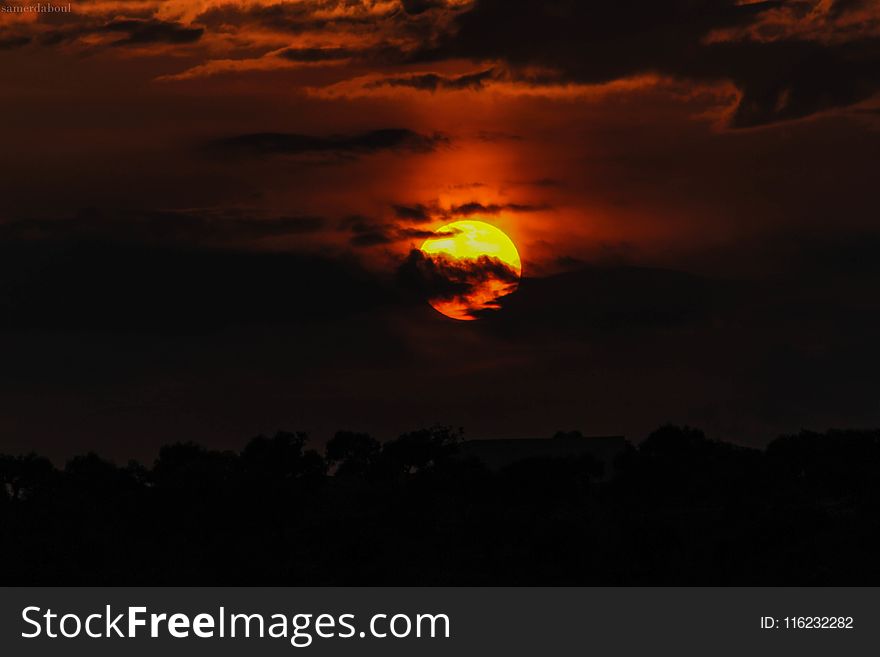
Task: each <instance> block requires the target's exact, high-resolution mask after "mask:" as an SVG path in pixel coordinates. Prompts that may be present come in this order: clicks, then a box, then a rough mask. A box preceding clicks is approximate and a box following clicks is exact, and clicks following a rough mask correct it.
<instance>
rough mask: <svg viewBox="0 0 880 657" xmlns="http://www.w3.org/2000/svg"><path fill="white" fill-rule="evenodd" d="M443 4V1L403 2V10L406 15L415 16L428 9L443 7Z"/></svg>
mask: <svg viewBox="0 0 880 657" xmlns="http://www.w3.org/2000/svg"><path fill="white" fill-rule="evenodd" d="M445 4H446V3H445V2H443V0H403V10H404V11H405V12H406V13H407V14H411V15H413V16H417V15H419V14H423V13H425V12H426V11H428V10H429V9H434V8H437V7H443V6H444V5H445Z"/></svg>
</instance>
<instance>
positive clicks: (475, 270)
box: [421, 220, 522, 320]
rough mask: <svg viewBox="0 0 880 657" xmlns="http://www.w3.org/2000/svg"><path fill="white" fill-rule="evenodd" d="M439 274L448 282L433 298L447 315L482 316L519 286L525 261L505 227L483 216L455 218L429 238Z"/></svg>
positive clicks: (426, 249)
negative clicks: (489, 221)
mask: <svg viewBox="0 0 880 657" xmlns="http://www.w3.org/2000/svg"><path fill="white" fill-rule="evenodd" d="M421 251H422V253H423V254H424V255H425V256H427V257H428V258H429V259H430V261H431V264H432V265H433V267H434V269H435V270H436V273H437V277H438V278H440V279H442V280H443V281H444V283H445V286H444V289H443V290H440V291H438V292H437V293H436V294H435V295H434V296H432V297H431V298H430V299H429V301H430V303H431V305H432V306H433V307H434V308H435V309H436V310H437V311H439V312H441V313H443V314H444V315H446V316H447V317H451V318H453V319H459V320H473V319H478V316H479V314H480V312H481V311H486V310H498V309H499V308H500V304H499V300H500V299H501V298H502V297H504V296H507V295H508V294H511V293H513V292H514V291H516V288H517V287H518V285H519V279H520V277H521V276H522V261H521V260H520V257H519V252H518V251H517V250H516V245H515V244H514V243H513V240H511V239H510V238H509V237H508V236H507V235H506V234H505V233H504V232H503V231H502V230H501V229H499V228H497V227H495V226H493V225H492V224H488V223H486V222H484V221H471V220H467V221H454V222H452V223H449V224H446V225H444V226H441V227H440V228H438V229H437V230H436V231H435V232H434V235H433V236H431V237H429V238H428V239H426V240H425V241H424V243H423V244H422V246H421Z"/></svg>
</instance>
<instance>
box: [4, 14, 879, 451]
mask: <svg viewBox="0 0 880 657" xmlns="http://www.w3.org/2000/svg"><path fill="white" fill-rule="evenodd" d="M12 4H14V3H12ZM7 6H12V5H11V4H7ZM0 60H2V66H0V120H2V125H3V132H2V134H3V137H2V146H3V149H2V152H3V157H2V160H0V241H2V251H3V254H2V255H3V260H2V264H0V274H2V279H0V329H2V336H0V337H2V342H0V343H2V345H3V347H2V349H3V354H4V358H3V361H4V366H3V367H2V368H0V449H5V450H21V449H31V448H33V449H37V450H38V451H43V452H47V453H51V454H53V455H59V456H60V455H66V454H69V453H71V452H75V451H80V450H83V449H87V448H93V449H97V450H99V451H102V452H104V453H108V454H112V455H116V456H119V457H124V456H128V455H137V456H139V457H144V456H151V455H152V454H153V452H154V450H155V448H156V446H158V445H159V444H162V443H165V442H168V441H171V440H178V439H195V440H199V441H202V442H205V443H209V444H212V445H221V446H235V445H238V444H239V443H240V442H241V441H242V440H244V439H246V438H248V437H250V436H251V435H253V434H255V433H258V432H260V431H264V432H267V431H274V430H276V429H279V428H286V429H303V430H308V431H312V432H313V433H314V434H315V436H316V437H317V438H318V439H321V438H323V437H326V435H328V433H330V432H331V431H332V430H335V429H337V428H345V427H347V428H354V429H365V430H369V431H373V432H375V433H377V434H378V435H380V436H381V437H386V436H391V435H394V434H395V433H397V432H399V431H402V430H405V429H409V428H413V427H417V426H423V425H426V424H433V423H436V422H442V423H451V424H455V425H463V426H464V427H465V429H466V432H467V434H468V435H470V436H472V437H478V436H479V437H483V436H527V435H528V436H538V435H548V434H550V433H552V432H553V431H555V430H556V429H558V428H580V429H582V430H584V431H585V432H588V433H625V434H627V435H628V436H630V437H632V438H635V439H638V438H640V437H641V436H643V435H644V434H645V433H646V432H647V431H648V430H650V429H652V428H653V427H655V426H656V425H658V424H660V423H662V422H665V421H674V422H681V423H684V422H690V423H692V424H697V425H699V426H701V427H704V428H705V429H707V431H708V432H709V433H711V434H712V435H714V436H716V437H719V438H727V439H732V440H738V441H741V442H747V443H751V444H760V443H762V442H765V441H766V440H768V439H769V438H771V437H773V436H774V435H775V434H776V433H778V432H781V431H788V430H797V429H799V428H801V427H809V428H816V429H822V428H825V427H827V426H866V425H869V426H876V425H878V424H880V407H878V404H877V403H876V399H877V398H878V394H880V384H878V382H877V381H876V377H875V376H874V372H876V368H877V365H878V364H880V362H878V361H880V358H878V353H877V349H876V346H875V343H876V339H875V335H876V329H877V328H878V327H880V314H878V312H877V302H876V296H877V294H876V284H877V283H878V282H880V266H878V264H877V263H878V260H877V257H878V255H880V250H878V247H880V241H878V234H877V230H878V229H877V222H878V212H877V205H878V204H877V200H876V198H877V182H878V173H877V171H878V170H877V156H878V153H880V149H878V146H880V131H878V128H880V99H878V98H877V92H878V90H880V8H878V5H877V3H874V2H869V1H864V2H860V1H858V0H846V1H841V0H837V1H834V2H832V1H829V0H826V1H821V2H763V3H744V2H728V1H723V0H669V1H667V0H654V1H651V2H648V1H647V0H622V1H619V2H602V3H600V2H591V1H581V2H577V1H575V0H557V1H552V0H551V1H546V2H538V1H531V2H526V1H525V0H475V1H465V0H462V1H455V2H443V1H442V0H437V1H432V0H408V1H405V2H398V1H396V0H395V1H389V2H366V1H336V0H316V1H305V2H286V3H273V2H271V1H269V2H242V3H224V2H214V1H204V2H190V1H187V0H174V1H170V2H153V1H151V0H131V1H120V2H116V1H106V0H94V1H89V2H75V3H73V4H72V5H71V12H70V13H63V14H51V15H49V14H39V15H38V14H33V13H28V14H15V13H10V12H9V11H7V12H3V13H0ZM462 217H472V218H480V219H482V220H485V221H489V222H491V223H494V224H496V225H498V226H499V227H501V228H502V229H503V230H504V231H505V232H507V233H508V234H509V235H510V236H511V237H512V238H513V240H514V241H515V242H516V244H517V246H518V248H519V251H520V254H521V255H522V258H523V265H524V275H525V276H526V279H525V280H524V282H523V284H522V286H521V290H520V291H519V292H518V293H517V294H516V295H514V296H512V297H511V298H510V301H509V303H508V304H506V305H507V307H506V308H505V309H503V310H502V311H500V312H498V313H496V314H495V316H493V317H491V318H488V319H486V320H483V321H480V322H471V323H468V324H467V325H464V324H462V323H457V322H454V321H452V320H447V319H446V318H444V317H442V316H440V315H438V314H437V313H435V312H434V311H433V310H432V309H431V308H430V307H429V306H428V305H427V304H426V303H424V300H423V299H420V298H418V294H416V293H415V292H414V291H413V287H412V285H410V284H409V283H411V281H407V280H406V278H407V277H406V272H407V270H406V268H405V267H402V263H404V262H405V259H406V258H407V255H408V253H409V251H410V250H411V249H412V248H413V247H414V246H417V245H418V244H420V243H421V240H422V239H423V236H424V235H425V234H426V232H429V231H431V230H433V229H434V228H436V227H438V226H440V225H442V224H443V223H446V222H448V221H450V220H451V219H454V218H462Z"/></svg>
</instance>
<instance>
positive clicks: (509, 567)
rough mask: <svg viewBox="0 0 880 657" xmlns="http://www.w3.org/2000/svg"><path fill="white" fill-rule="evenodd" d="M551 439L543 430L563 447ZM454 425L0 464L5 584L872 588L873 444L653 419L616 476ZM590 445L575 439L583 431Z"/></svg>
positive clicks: (877, 504) (877, 454)
mask: <svg viewBox="0 0 880 657" xmlns="http://www.w3.org/2000/svg"><path fill="white" fill-rule="evenodd" d="M577 436H579V434H577V432H559V435H558V437H560V438H566V437H577ZM460 440H461V434H460V432H459V431H455V430H452V429H449V428H443V427H440V428H435V429H430V430H421V431H414V432H411V433H408V434H405V435H403V436H401V437H400V438H398V439H397V440H393V441H389V442H386V443H384V444H380V443H379V442H378V441H377V440H375V439H374V438H372V437H371V436H369V435H366V434H359V433H352V432H340V433H338V434H337V435H336V436H335V437H334V438H333V439H332V440H330V441H329V442H328V444H327V446H326V453H325V455H321V454H319V453H317V452H316V451H313V450H309V449H307V447H306V446H307V437H306V436H305V435H304V434H301V433H278V434H277V435H275V436H274V437H265V436H259V437H257V438H254V439H253V440H251V441H250V442H249V443H248V444H247V445H246V446H245V447H244V449H243V450H241V452H239V453H234V452H219V451H214V450H209V449H205V448H204V447H201V446H198V445H195V444H192V443H187V444H175V445H169V446H166V447H164V448H163V449H162V450H161V452H160V454H159V457H158V459H157V460H156V462H155V463H154V465H153V467H152V468H145V467H143V466H141V465H139V464H137V463H129V464H128V465H126V466H124V467H119V466H117V465H114V464H112V463H110V462H107V461H105V460H103V459H101V458H100V457H98V456H96V455H95V454H87V455H85V456H79V457H76V458H74V459H72V460H71V461H70V462H68V463H67V464H66V466H65V467H64V468H63V469H60V470H59V469H56V468H55V467H54V466H53V465H52V464H51V463H50V462H49V461H48V460H46V459H42V458H40V457H37V456H35V455H28V456H2V457H0V534H2V536H3V537H4V540H3V541H2V542H0V557H2V558H0V581H2V583H3V584H5V585H12V584H25V585H37V584H95V585H97V584H115V585H133V584H149V585H158V584H226V585H236V584H251V585H257V584H265V585H272V584H291V585H300V584H310V585H334V584H389V585H390V584H427V585H438V584H502V585H513V584H608V585H628V584H680V585H684V584H702V585H710V584H716V585H719V584H720V585H723V584H728V585H729V584H742V585H748V584H800V585H807V584H838V585H847V584H849V585H853V584H876V583H878V582H880V565H878V562H877V560H876V556H875V555H876V554H877V552H878V548H880V513H878V511H880V432H878V431H829V432H827V433H825V434H816V433H808V432H803V433H801V434H798V435H792V436H783V437H781V438H779V439H777V440H776V441H774V442H773V443H771V444H770V445H769V446H768V448H767V449H766V450H764V451H758V450H753V449H747V448H743V447H738V446H735V445H731V444H728V443H724V442H719V441H714V440H710V439H708V438H706V437H705V436H704V435H703V433H702V432H701V431H698V430H696V429H691V428H688V427H674V426H665V427H662V428H660V429H658V430H657V431H655V432H654V433H652V434H651V435H650V436H649V437H648V438H647V439H646V440H644V441H643V442H642V443H641V444H640V445H639V446H638V447H634V446H632V445H629V446H628V447H627V449H626V450H625V451H624V452H623V453H622V454H621V455H620V456H619V457H618V459H617V461H616V463H615V466H614V471H613V472H612V473H607V472H604V473H603V468H602V467H601V465H600V464H599V463H597V462H596V461H595V460H593V459H592V458H589V457H579V458H566V459H561V458H554V459H550V458H547V459H530V460H523V461H519V462H516V463H514V464H513V465H511V466H509V467H507V468H505V469H503V470H501V471H498V472H492V471H489V470H487V469H486V468H484V467H483V466H482V465H481V464H480V463H478V462H476V461H472V460H467V459H465V458H462V457H460V456H459V455H458V454H457V446H458V444H459V442H460ZM585 440H589V439H585Z"/></svg>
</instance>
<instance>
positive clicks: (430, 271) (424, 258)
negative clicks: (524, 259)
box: [397, 249, 519, 302]
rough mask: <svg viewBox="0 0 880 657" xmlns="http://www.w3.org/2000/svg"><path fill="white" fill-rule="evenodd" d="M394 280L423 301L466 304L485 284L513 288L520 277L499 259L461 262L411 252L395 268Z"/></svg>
mask: <svg viewBox="0 0 880 657" xmlns="http://www.w3.org/2000/svg"><path fill="white" fill-rule="evenodd" d="M397 280H398V282H399V283H400V284H401V286H402V287H403V288H404V289H406V290H408V291H410V292H411V293H414V294H416V295H418V296H420V297H422V298H425V299H431V300H443V301H453V300H462V301H465V302H467V300H468V297H471V296H472V295H474V293H475V292H477V291H478V290H479V288H480V287H481V286H483V285H484V284H486V283H488V282H490V281H497V282H500V283H503V284H509V285H515V284H516V283H518V282H519V276H518V275H517V272H515V271H514V270H513V269H512V268H511V267H510V266H508V265H507V264H505V263H503V262H501V261H500V260H499V259H498V258H493V257H490V256H485V255H484V256H480V257H478V258H472V259H466V260H462V259H456V258H450V257H448V256H446V255H444V254H436V255H427V254H425V253H423V252H422V251H420V250H418V249H413V250H411V251H410V253H409V255H408V256H407V257H406V259H405V260H404V261H403V262H402V263H401V264H400V266H399V267H398V269H397Z"/></svg>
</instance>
